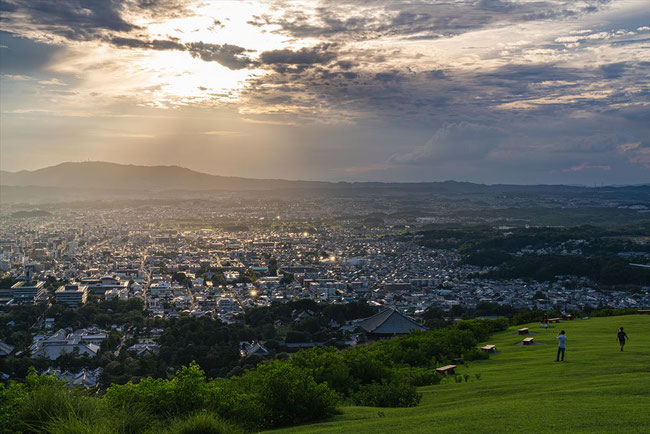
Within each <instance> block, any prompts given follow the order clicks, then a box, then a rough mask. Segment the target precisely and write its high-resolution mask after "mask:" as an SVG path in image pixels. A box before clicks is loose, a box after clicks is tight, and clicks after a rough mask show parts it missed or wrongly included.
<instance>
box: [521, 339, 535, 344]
mask: <svg viewBox="0 0 650 434" xmlns="http://www.w3.org/2000/svg"><path fill="white" fill-rule="evenodd" d="M534 340H535V338H526V339H524V340H523V341H522V342H523V343H524V345H530V344H532V343H533V341H534Z"/></svg>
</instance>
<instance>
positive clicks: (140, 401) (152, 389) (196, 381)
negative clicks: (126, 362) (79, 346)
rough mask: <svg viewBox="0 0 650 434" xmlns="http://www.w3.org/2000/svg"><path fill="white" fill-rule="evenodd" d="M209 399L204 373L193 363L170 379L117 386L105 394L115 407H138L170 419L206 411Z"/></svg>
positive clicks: (109, 402)
mask: <svg viewBox="0 0 650 434" xmlns="http://www.w3.org/2000/svg"><path fill="white" fill-rule="evenodd" d="M206 396H207V385H206V381H205V374H204V373H203V371H201V369H200V368H199V366H198V365H197V364H196V363H191V364H190V366H183V367H182V368H181V369H180V370H179V371H178V372H177V374H176V376H175V377H174V378H172V379H171V380H163V379H153V378H146V379H144V380H142V381H141V382H140V383H137V384H134V383H127V384H124V385H117V384H114V385H112V386H110V387H109V388H108V390H107V391H106V395H105V400H106V402H107V404H108V405H109V406H112V407H122V406H126V407H135V408H140V409H143V410H144V411H147V412H149V413H151V414H152V415H154V416H157V417H163V418H168V417H174V416H179V415H185V414H188V413H191V412H194V411H196V410H200V409H203V408H205V407H206V405H207V403H206Z"/></svg>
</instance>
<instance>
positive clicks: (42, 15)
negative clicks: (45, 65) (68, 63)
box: [3, 0, 135, 40]
mask: <svg viewBox="0 0 650 434" xmlns="http://www.w3.org/2000/svg"><path fill="white" fill-rule="evenodd" d="M3 9H4V10H5V11H8V12H10V13H11V14H12V15H13V14H17V15H20V16H21V17H25V18H26V19H27V21H28V22H29V23H31V24H32V25H34V26H35V27H37V28H43V29H47V31H49V32H51V33H52V34H55V35H59V36H63V37H65V38H68V39H72V40H89V39H94V38H97V36H98V35H99V34H101V33H102V32H103V31H117V32H128V31H131V30H133V29H134V28H135V26H134V25H133V24H131V23H128V22H127V21H125V20H124V19H123V18H122V15H121V12H122V9H123V2H122V1H117V0H83V1H82V0H57V1H49V0H4V1H3ZM10 19H11V15H9V16H6V17H5V21H7V20H10ZM22 24H25V23H24V22H23V23H22Z"/></svg>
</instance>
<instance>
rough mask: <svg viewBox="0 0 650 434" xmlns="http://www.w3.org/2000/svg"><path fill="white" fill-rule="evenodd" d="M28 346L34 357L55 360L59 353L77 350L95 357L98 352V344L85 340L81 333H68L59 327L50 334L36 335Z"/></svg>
mask: <svg viewBox="0 0 650 434" xmlns="http://www.w3.org/2000/svg"><path fill="white" fill-rule="evenodd" d="M34 339H35V341H34V343H33V344H32V346H31V347H30V351H31V353H32V355H33V356H35V357H46V358H48V359H50V360H56V359H57V358H58V357H59V356H61V354H64V353H67V354H71V353H74V352H77V353H78V354H79V355H81V354H86V355H88V357H95V356H96V355H97V352H99V345H97V344H94V343H90V342H86V341H84V339H83V336H82V335H81V334H74V333H72V334H68V333H67V332H66V331H65V330H63V329H61V330H59V331H58V332H56V333H55V334H53V335H52V336H49V337H47V336H37V337H35V338H34Z"/></svg>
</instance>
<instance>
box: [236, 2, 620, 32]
mask: <svg viewBox="0 0 650 434" xmlns="http://www.w3.org/2000/svg"><path fill="white" fill-rule="evenodd" d="M608 3H609V1H607V0H588V1H586V2H581V4H578V3H577V2H573V1H559V0H557V1H537V2H525V3H519V2H514V1H503V0H478V1H475V2H471V1H447V2H440V1H433V0H428V1H418V2H411V1H382V0H374V1H344V0H323V1H321V2H320V5H321V6H320V7H317V8H315V9H314V10H313V11H310V13H307V12H305V11H304V10H303V9H298V8H291V4H290V3H285V2H281V1H280V2H278V5H281V6H282V7H278V9H281V10H282V12H281V13H280V14H264V15H259V16H256V17H255V18H254V19H253V20H251V21H249V24H251V25H254V26H259V27H264V26H278V27H279V30H277V29H274V30H273V31H274V32H279V33H285V34H288V35H291V36H293V37H299V38H300V37H318V38H336V39H340V38H346V39H350V38H351V39H353V40H364V39H374V38H379V37H383V36H390V35H393V36H401V37H404V38H406V39H415V40H417V39H434V38H438V37H441V36H442V35H451V34H460V33H464V32H466V31H470V30H476V29H481V28H484V27H486V26H488V25H490V24H506V23H516V22H526V21H532V20H551V19H557V18H566V17H573V16H578V15H581V14H587V13H593V12H596V11H598V10H600V9H601V7H602V6H603V5H605V4H608ZM584 4H586V6H582V5H584Z"/></svg>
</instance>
